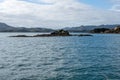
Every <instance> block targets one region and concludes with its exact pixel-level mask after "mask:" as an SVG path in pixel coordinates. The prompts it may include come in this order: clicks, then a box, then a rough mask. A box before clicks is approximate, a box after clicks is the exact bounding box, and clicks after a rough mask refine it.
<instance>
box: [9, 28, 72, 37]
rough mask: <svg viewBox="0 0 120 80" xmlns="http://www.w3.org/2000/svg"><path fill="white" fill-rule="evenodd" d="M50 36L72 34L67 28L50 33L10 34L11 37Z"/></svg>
mask: <svg viewBox="0 0 120 80" xmlns="http://www.w3.org/2000/svg"><path fill="white" fill-rule="evenodd" d="M50 36H71V35H70V34H69V32H68V31H65V30H58V31H54V32H52V33H50V34H37V35H33V36H27V35H16V36H10V37H50Z"/></svg>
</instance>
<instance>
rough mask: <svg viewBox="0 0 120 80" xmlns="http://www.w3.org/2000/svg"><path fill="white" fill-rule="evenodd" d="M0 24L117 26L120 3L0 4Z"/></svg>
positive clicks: (22, 0) (46, 0) (14, 0)
mask: <svg viewBox="0 0 120 80" xmlns="http://www.w3.org/2000/svg"><path fill="white" fill-rule="evenodd" d="M0 22H4V23H7V24H9V25H12V26H15V27H44V28H63V27H76V26H80V25H101V24H120V0H0Z"/></svg>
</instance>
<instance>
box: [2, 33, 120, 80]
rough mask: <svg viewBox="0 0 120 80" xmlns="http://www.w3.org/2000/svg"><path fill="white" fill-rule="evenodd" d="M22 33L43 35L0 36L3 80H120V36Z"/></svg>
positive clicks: (4, 34)
mask: <svg viewBox="0 0 120 80" xmlns="http://www.w3.org/2000/svg"><path fill="white" fill-rule="evenodd" d="M18 34H25V35H35V34H41V33H0V80H120V34H92V35H93V36H68V37H67V36H66V37H9V36H13V35H18ZM77 34H78V33H77Z"/></svg>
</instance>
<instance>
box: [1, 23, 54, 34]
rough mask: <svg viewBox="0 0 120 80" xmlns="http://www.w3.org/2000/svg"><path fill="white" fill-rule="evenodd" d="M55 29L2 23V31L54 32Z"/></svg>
mask: <svg viewBox="0 0 120 80" xmlns="http://www.w3.org/2000/svg"><path fill="white" fill-rule="evenodd" d="M52 31H54V30H53V29H48V28H25V27H13V26H9V25H7V24H5V23H0V32H52Z"/></svg>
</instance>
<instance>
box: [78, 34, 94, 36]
mask: <svg viewBox="0 0 120 80" xmlns="http://www.w3.org/2000/svg"><path fill="white" fill-rule="evenodd" d="M78 36H93V35H91V34H80V35H78Z"/></svg>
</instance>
